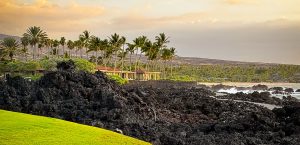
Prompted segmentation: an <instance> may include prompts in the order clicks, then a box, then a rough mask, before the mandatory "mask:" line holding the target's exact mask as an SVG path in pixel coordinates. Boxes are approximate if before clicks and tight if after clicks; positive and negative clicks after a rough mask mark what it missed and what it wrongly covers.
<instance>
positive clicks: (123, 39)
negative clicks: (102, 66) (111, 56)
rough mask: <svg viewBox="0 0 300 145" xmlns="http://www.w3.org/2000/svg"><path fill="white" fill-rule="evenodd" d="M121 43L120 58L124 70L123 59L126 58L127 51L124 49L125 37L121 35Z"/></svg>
mask: <svg viewBox="0 0 300 145" xmlns="http://www.w3.org/2000/svg"><path fill="white" fill-rule="evenodd" d="M120 43H121V45H122V47H123V49H122V53H121V55H120V56H121V58H122V71H123V70H124V59H125V58H126V55H127V51H125V44H126V38H125V37H124V36H122V37H121V42H120Z"/></svg>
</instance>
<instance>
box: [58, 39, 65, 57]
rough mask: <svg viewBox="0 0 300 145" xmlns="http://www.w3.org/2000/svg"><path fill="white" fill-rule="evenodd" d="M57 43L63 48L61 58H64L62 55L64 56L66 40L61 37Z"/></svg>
mask: <svg viewBox="0 0 300 145" xmlns="http://www.w3.org/2000/svg"><path fill="white" fill-rule="evenodd" d="M59 43H60V45H61V46H62V48H63V57H64V55H65V45H66V38H65V37H61V38H60V41H59Z"/></svg>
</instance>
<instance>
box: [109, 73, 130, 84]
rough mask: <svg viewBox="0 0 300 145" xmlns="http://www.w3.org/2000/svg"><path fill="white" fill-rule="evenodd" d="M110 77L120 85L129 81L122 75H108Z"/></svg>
mask: <svg viewBox="0 0 300 145" xmlns="http://www.w3.org/2000/svg"><path fill="white" fill-rule="evenodd" d="M108 77H109V78H110V79H112V80H114V81H115V82H116V83H118V84H119V85H124V84H127V83H128V80H127V79H124V78H122V77H120V76H119V75H108Z"/></svg>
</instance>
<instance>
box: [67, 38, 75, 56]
mask: <svg viewBox="0 0 300 145" xmlns="http://www.w3.org/2000/svg"><path fill="white" fill-rule="evenodd" d="M67 46H68V49H69V55H70V57H72V53H71V51H72V50H73V49H74V48H75V45H74V42H73V41H72V40H69V41H68V42H67Z"/></svg>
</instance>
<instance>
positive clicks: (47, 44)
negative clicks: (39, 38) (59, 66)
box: [44, 38, 52, 58]
mask: <svg viewBox="0 0 300 145" xmlns="http://www.w3.org/2000/svg"><path fill="white" fill-rule="evenodd" d="M44 44H45V47H46V48H47V54H46V55H47V57H48V58H49V54H50V52H51V50H52V40H51V39H49V38H47V39H44Z"/></svg>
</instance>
